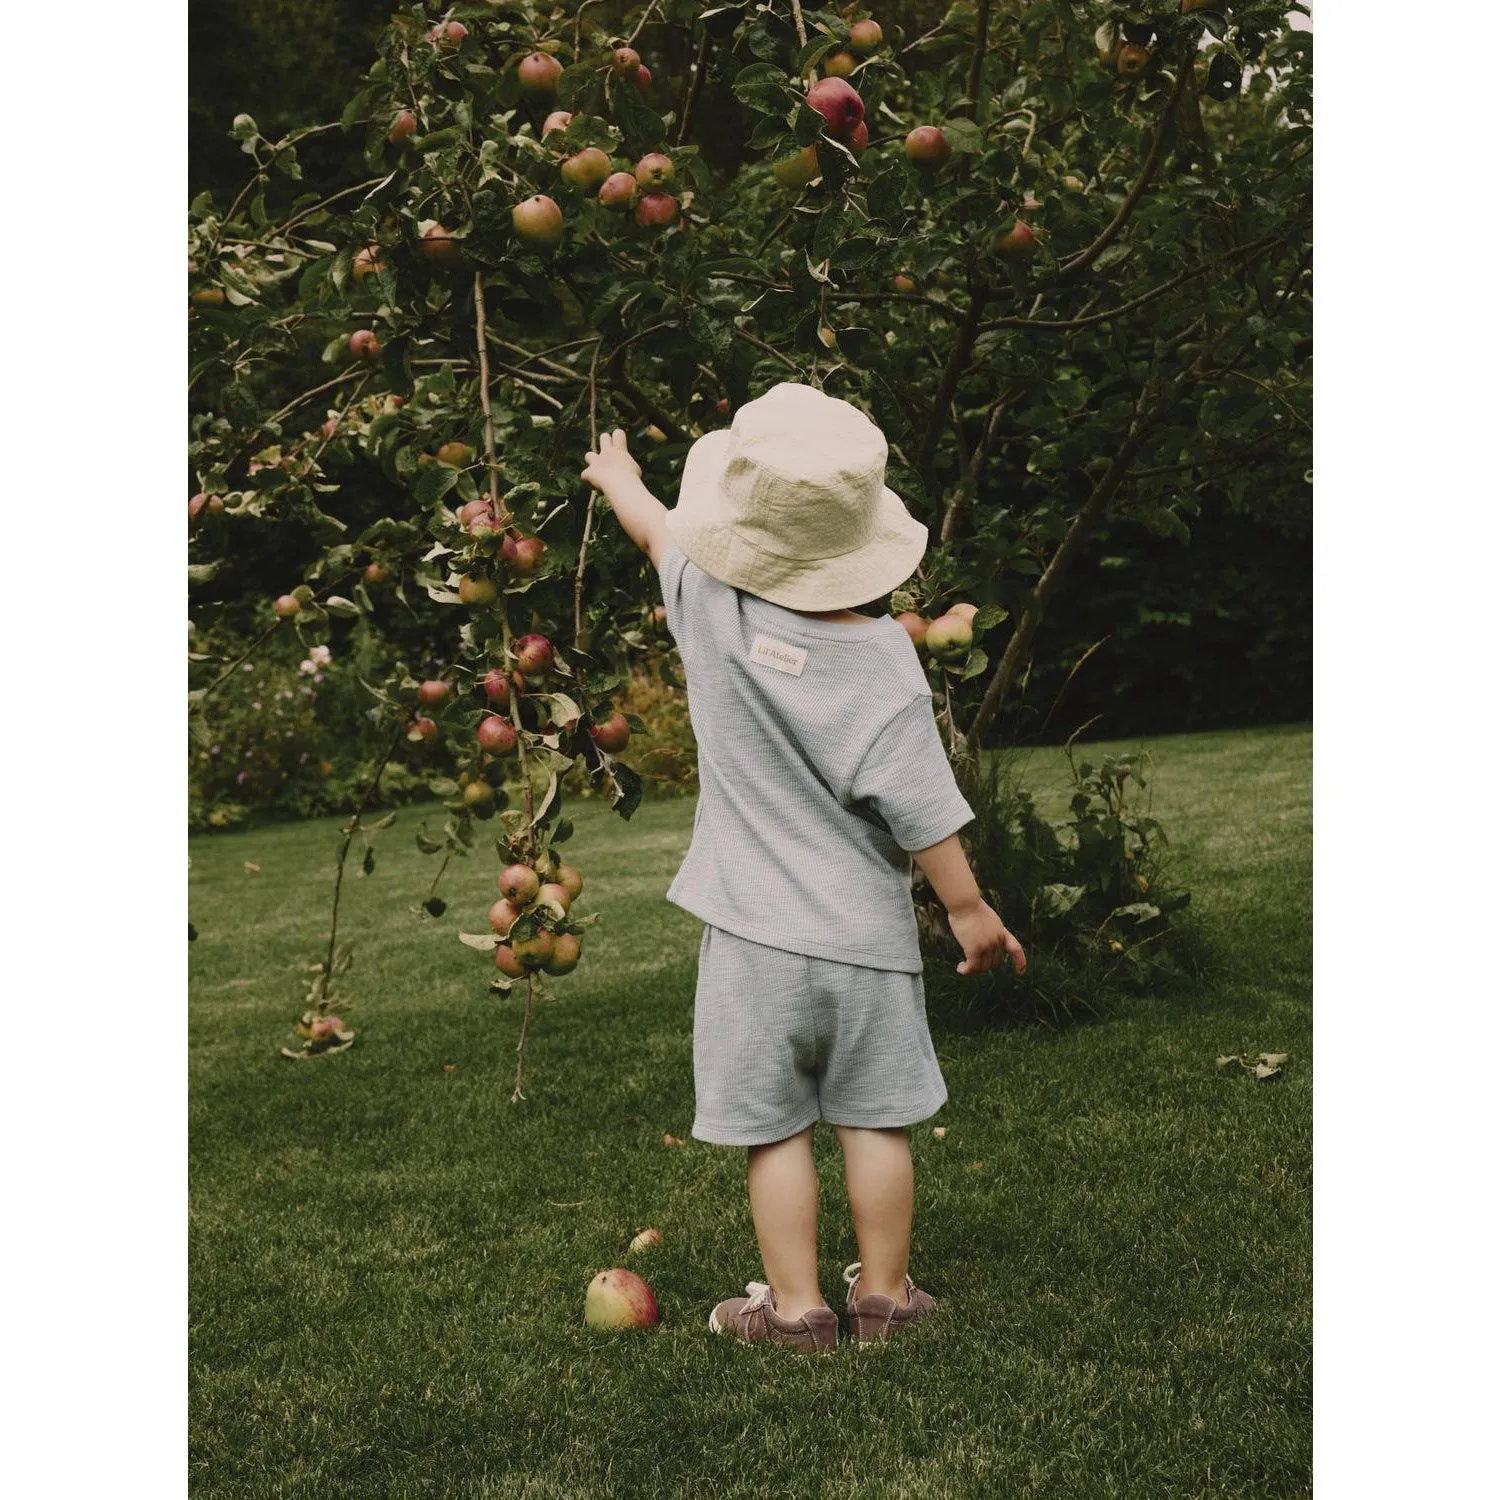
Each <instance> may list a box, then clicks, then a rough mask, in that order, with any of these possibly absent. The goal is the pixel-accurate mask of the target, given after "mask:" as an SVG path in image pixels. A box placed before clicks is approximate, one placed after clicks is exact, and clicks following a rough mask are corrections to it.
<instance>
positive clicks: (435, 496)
mask: <svg viewBox="0 0 1500 1500" xmlns="http://www.w3.org/2000/svg"><path fill="white" fill-rule="evenodd" d="M457 483H458V470H457V469H453V468H450V467H449V466H448V465H447V464H427V465H426V466H425V467H424V468H423V470H422V472H421V474H420V475H418V477H417V482H416V484H415V485H414V486H413V488H412V495H413V496H414V497H415V499H416V502H417V504H418V505H422V506H427V505H436V504H437V502H438V501H439V500H441V499H442V498H443V496H444V495H446V494H447V493H448V491H449V490H451V489H452V488H453V486H454V485H455V484H457Z"/></svg>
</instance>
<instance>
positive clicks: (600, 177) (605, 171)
mask: <svg viewBox="0 0 1500 1500" xmlns="http://www.w3.org/2000/svg"><path fill="white" fill-rule="evenodd" d="M560 170H561V172H562V179H563V181H564V182H567V183H571V184H572V185H573V186H574V187H576V188H583V189H584V190H585V191H587V190H588V189H589V188H595V187H598V186H599V184H600V183H601V182H603V181H604V179H605V178H606V177H608V176H609V172H610V162H609V158H608V157H607V156H606V155H605V154H604V153H603V152H602V151H601V150H600V149H599V148H598V147H597V146H585V147H584V148H583V150H582V151H580V152H579V153H578V154H577V155H576V156H570V157H569V158H568V159H567V160H566V161H565V162H564V163H563V164H562V167H561V169H560Z"/></svg>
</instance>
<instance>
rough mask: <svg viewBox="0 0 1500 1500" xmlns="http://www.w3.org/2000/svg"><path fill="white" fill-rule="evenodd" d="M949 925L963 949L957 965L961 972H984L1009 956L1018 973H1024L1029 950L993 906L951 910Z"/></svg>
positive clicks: (980, 904) (980, 905)
mask: <svg viewBox="0 0 1500 1500" xmlns="http://www.w3.org/2000/svg"><path fill="white" fill-rule="evenodd" d="M948 925H949V926H950V927H951V928H952V929H953V936H954V937H956V938H957V939H958V941H959V944H960V946H961V947H962V948H963V950H964V961H963V962H962V963H961V964H960V965H959V966H958V972H959V973H960V974H983V973H984V972H985V970H986V969H993V968H994V967H995V965H996V964H998V963H999V962H1000V961H1001V960H1002V959H1003V958H1006V957H1009V958H1010V961H1011V963H1012V964H1013V965H1014V966H1015V970H1016V973H1017V974H1021V973H1024V972H1025V970H1026V950H1025V949H1024V948H1023V947H1022V946H1021V945H1020V943H1019V942H1018V941H1017V940H1016V937H1015V934H1014V933H1013V932H1011V931H1010V929H1009V928H1008V927H1006V925H1005V923H1004V922H1002V921H1001V920H1000V917H999V914H998V913H997V912H996V911H995V910H994V908H993V907H991V906H989V905H987V904H986V903H985V902H983V901H981V902H980V903H979V904H978V905H977V906H971V907H967V908H965V909H963V910H960V911H951V912H949V913H948Z"/></svg>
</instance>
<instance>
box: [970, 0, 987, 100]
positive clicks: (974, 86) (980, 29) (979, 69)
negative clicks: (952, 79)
mask: <svg viewBox="0 0 1500 1500" xmlns="http://www.w3.org/2000/svg"><path fill="white" fill-rule="evenodd" d="M989 37H990V0H979V4H978V7H977V8H976V12H975V16H974V53H973V56H972V57H970V59H969V76H968V78H967V79H966V80H965V82H964V93H966V94H967V95H968V96H969V98H970V99H972V100H973V101H974V121H975V123H976V124H979V125H982V124H983V123H984V115H985V110H984V106H983V104H981V102H980V98H979V89H980V85H981V83H982V82H983V80H984V54H985V50H986V48H987V47H988V46H989ZM986 102H987V101H986Z"/></svg>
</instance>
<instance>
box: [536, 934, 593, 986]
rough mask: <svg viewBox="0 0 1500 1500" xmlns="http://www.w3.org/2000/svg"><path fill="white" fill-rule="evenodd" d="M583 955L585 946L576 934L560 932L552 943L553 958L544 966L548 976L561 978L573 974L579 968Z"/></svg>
mask: <svg viewBox="0 0 1500 1500" xmlns="http://www.w3.org/2000/svg"><path fill="white" fill-rule="evenodd" d="M582 955H583V944H582V943H581V942H579V940H578V936H577V934H576V933H572V932H559V933H558V934H557V935H556V937H555V938H554V939H553V942H552V956H551V957H550V958H549V959H548V960H547V961H546V962H545V963H544V964H543V965H542V968H543V970H545V971H546V972H547V973H548V974H552V975H556V976H558V977H561V976H562V975H564V974H571V973H572V972H573V970H574V969H576V968H577V967H578V960H579V958H580V957H582Z"/></svg>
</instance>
